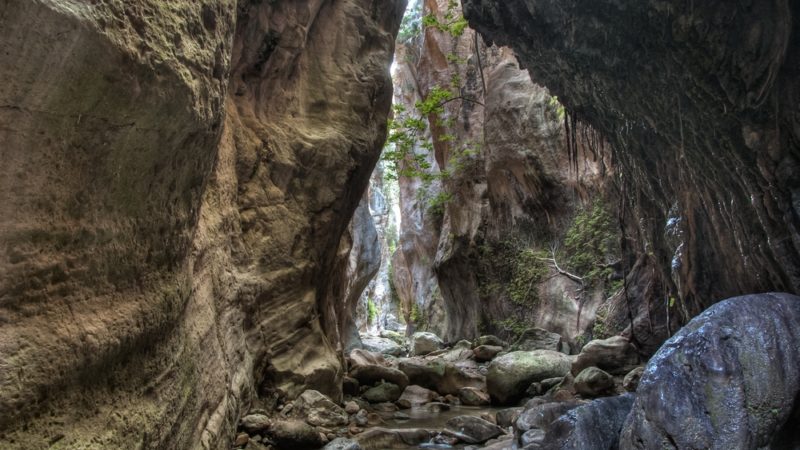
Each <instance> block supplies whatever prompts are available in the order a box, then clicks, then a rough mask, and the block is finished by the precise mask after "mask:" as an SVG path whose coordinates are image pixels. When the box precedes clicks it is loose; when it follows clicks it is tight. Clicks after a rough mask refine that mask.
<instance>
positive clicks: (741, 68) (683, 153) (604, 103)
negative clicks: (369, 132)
mask: <svg viewBox="0 0 800 450" xmlns="http://www.w3.org/2000/svg"><path fill="white" fill-rule="evenodd" d="M463 3H464V8H465V13H466V15H467V18H468V19H469V21H470V24H471V25H472V26H474V27H475V28H476V29H477V30H478V31H479V32H480V33H482V35H483V36H484V37H485V38H487V39H488V40H490V41H493V42H495V43H496V44H498V45H509V46H511V47H513V48H514V50H515V52H517V55H518V57H519V60H520V62H521V63H522V65H523V66H524V67H526V68H528V69H529V70H530V72H531V75H532V77H533V79H534V80H535V81H536V82H538V83H542V84H544V85H545V86H547V87H548V88H549V89H550V90H551V91H552V92H553V93H554V94H557V95H558V97H559V99H560V100H562V101H563V102H564V104H565V106H566V107H567V109H568V110H569V111H570V112H571V114H573V115H575V116H577V117H579V118H580V119H581V120H583V121H585V122H587V123H590V124H591V125H592V126H593V127H594V128H595V129H597V130H599V131H600V132H601V133H602V134H603V135H604V136H605V137H606V138H607V139H609V140H610V142H611V143H612V146H613V149H614V155H615V159H616V160H617V161H618V162H619V173H620V176H621V180H622V182H623V186H624V187H623V198H624V199H625V200H626V201H625V203H624V204H623V208H622V211H621V217H622V220H623V222H624V223H625V228H626V238H625V239H624V240H623V242H624V243H625V244H626V247H627V248H626V249H625V252H626V253H628V254H630V255H633V256H634V260H635V263H634V262H629V263H628V264H627V267H626V269H627V271H630V272H650V273H651V276H650V280H651V282H650V283H648V284H638V283H637V284H635V286H634V288H635V289H637V290H647V289H654V290H655V294H656V299H657V301H656V302H655V304H652V305H648V306H645V309H649V311H652V312H657V315H650V314H647V315H642V316H641V317H643V318H644V320H641V321H637V323H636V325H635V327H634V328H635V331H636V332H635V333H634V334H645V333H647V332H648V330H651V329H652V328H653V327H654V326H662V327H663V326H664V325H665V324H668V323H669V322H668V321H669V320H670V317H672V318H675V317H680V320H681V321H682V322H684V323H685V321H687V320H688V319H689V318H691V317H692V316H694V315H696V314H698V313H699V312H700V311H701V310H703V309H704V308H705V307H707V306H709V305H710V304H712V303H714V302H716V301H719V300H721V299H724V298H726V297H730V296H734V295H736V294H742V293H752V292H762V291H770V290H781V291H789V292H795V293H796V292H798V291H800V233H799V232H798V228H799V227H800V203H798V198H800V177H798V173H800V166H799V165H798V163H799V160H800V115H799V114H798V109H797V105H798V104H800V77H798V75H799V74H800V72H799V70H800V69H799V68H800V64H799V62H800V42H798V36H800V30H798V23H799V22H798V18H800V4H798V3H797V2H791V1H788V0H774V1H765V2H749V1H748V2H739V3H735V4H731V3H730V2H722V1H707V2H687V1H683V0H667V1H656V0H648V1H629V0H614V1H601V2H595V1H581V0H572V1H560V0H559V1H555V0H512V1H493V0H464V2H463ZM620 317H623V315H620ZM674 329H675V328H674V327H673V328H672V330H673V331H674Z"/></svg>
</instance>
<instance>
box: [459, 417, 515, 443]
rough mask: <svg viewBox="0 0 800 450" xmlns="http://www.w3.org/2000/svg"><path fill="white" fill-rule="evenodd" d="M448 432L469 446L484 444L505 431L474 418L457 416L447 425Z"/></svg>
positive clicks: (486, 421)
mask: <svg viewBox="0 0 800 450" xmlns="http://www.w3.org/2000/svg"><path fill="white" fill-rule="evenodd" d="M445 427H446V429H447V430H448V431H450V432H452V433H453V434H454V435H455V436H456V437H458V438H459V440H461V441H463V442H466V443H467V444H482V443H484V442H486V441H488V440H489V439H493V438H496V437H497V436H500V435H501V434H503V429H502V428H500V427H498V426H497V425H495V424H493V423H491V422H489V421H488V420H484V419H481V418H480V417H474V416H456V417H453V418H451V419H449V420H448V421H447V422H446V423H445Z"/></svg>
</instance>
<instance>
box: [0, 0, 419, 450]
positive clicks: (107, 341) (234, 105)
mask: <svg viewBox="0 0 800 450" xmlns="http://www.w3.org/2000/svg"><path fill="white" fill-rule="evenodd" d="M403 3H404V2H403V1H401V0H397V1H381V2H374V1H367V0H346V1H335V2H334V1H327V0H300V1H295V0H291V1H289V0H286V1H281V0H279V1H269V2H256V1H239V2H235V1H232V0H213V1H212V0H206V1H199V2H177V3H175V2H158V1H155V0H133V1H125V2H122V1H117V0H101V1H95V2H77V1H72V0H60V1H56V0H40V1H22V0H11V1H6V2H4V3H2V4H0V30H3V31H2V33H0V47H2V48H3V52H2V53H0V76H2V79H3V83H2V85H0V142H2V146H0V159H2V160H3V164H2V165H0V246H1V247H0V248H2V250H1V251H0V274H2V275H0V447H3V448H9V449H13V448H26V449H29V448H42V447H46V446H48V444H50V443H55V442H58V444H59V445H60V446H61V447H62V448H77V447H80V448H86V447H105V448H134V447H135V448H223V447H227V446H228V445H229V439H230V436H231V434H232V431H233V429H234V424H235V421H236V420H237V418H238V417H239V415H240V412H241V410H243V409H244V408H246V407H248V406H249V405H250V403H251V401H253V399H255V398H256V397H259V396H261V397H265V398H267V397H269V396H270V394H271V395H273V396H274V395H288V396H295V395H297V394H299V393H300V392H302V390H303V389H304V386H306V385H310V384H313V385H314V386H315V388H316V389H318V390H320V391H321V392H323V393H326V394H330V395H333V396H334V397H335V396H338V395H339V390H340V383H339V380H340V378H341V369H340V362H339V358H338V357H337V355H336V353H335V348H336V347H337V346H338V345H339V340H340V337H339V333H338V332H337V330H338V324H337V317H336V316H335V314H334V312H333V311H334V310H335V308H334V306H333V305H332V302H336V301H341V298H340V297H332V296H328V295H327V293H328V292H329V291H330V289H329V285H330V283H331V282H332V280H333V278H334V277H335V274H334V272H335V271H334V267H335V264H334V262H335V261H336V256H337V251H338V250H339V248H340V237H341V236H342V234H343V232H344V231H345V229H346V228H347V226H348V223H349V221H350V217H351V216H352V214H353V212H354V210H355V209H356V206H357V203H358V200H359V199H360V198H361V194H362V192H363V191H364V189H365V187H366V184H367V181H368V178H369V174H370V172H371V171H372V168H373V166H374V164H375V162H376V160H377V158H378V154H379V152H380V148H381V145H382V144H383V140H384V136H385V132H386V130H385V124H386V116H387V114H388V111H389V106H390V100H391V80H390V79H389V74H388V66H389V63H390V61H391V56H392V53H393V46H394V35H395V34H396V32H397V27H398V24H399V20H400V17H401V14H402V11H403V7H404V5H403Z"/></svg>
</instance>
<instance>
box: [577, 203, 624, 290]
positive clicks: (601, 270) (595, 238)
mask: <svg viewBox="0 0 800 450" xmlns="http://www.w3.org/2000/svg"><path fill="white" fill-rule="evenodd" d="M618 243H619V236H618V232H617V228H616V226H615V224H614V220H613V219H612V217H611V214H609V212H608V209H607V208H606V206H605V205H604V204H603V202H601V201H595V202H594V203H593V204H592V205H591V206H590V207H587V208H584V209H582V210H580V211H579V212H578V214H577V215H576V216H575V219H574V220H573V222H572V225H571V226H570V228H569V229H568V230H567V234H566V236H565V238H564V246H565V249H564V250H565V254H566V264H567V267H569V269H570V270H572V271H574V272H577V273H579V274H582V276H583V278H584V280H585V281H586V283H587V284H590V285H591V284H597V283H598V282H602V281H604V280H605V279H606V278H607V277H608V276H609V275H610V274H611V273H612V272H613V270H612V269H611V268H610V267H608V263H609V262H610V261H612V260H613V259H615V258H616V255H617V254H618V253H619V252H618V248H617V245H618Z"/></svg>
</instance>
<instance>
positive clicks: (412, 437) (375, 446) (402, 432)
mask: <svg viewBox="0 0 800 450" xmlns="http://www.w3.org/2000/svg"><path fill="white" fill-rule="evenodd" d="M431 437H433V432H432V431H430V430H425V429H422V428H401V429H388V428H380V427H378V428H371V429H369V430H367V431H365V432H363V433H361V434H359V435H358V436H356V438H355V440H356V441H357V442H358V443H359V444H360V445H361V447H362V448H363V449H364V450H386V449H393V448H408V447H409V446H411V447H416V446H418V445H420V444H423V443H425V442H428V441H430V439H431Z"/></svg>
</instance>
